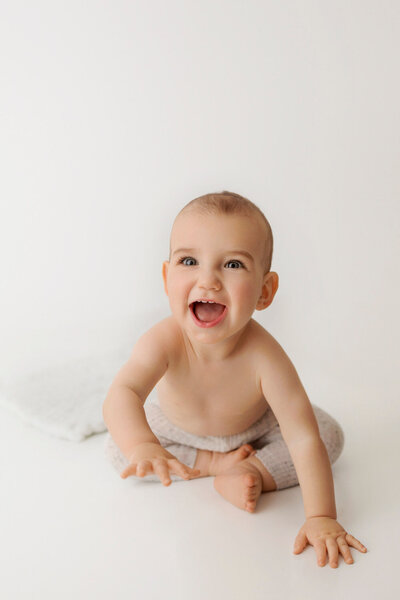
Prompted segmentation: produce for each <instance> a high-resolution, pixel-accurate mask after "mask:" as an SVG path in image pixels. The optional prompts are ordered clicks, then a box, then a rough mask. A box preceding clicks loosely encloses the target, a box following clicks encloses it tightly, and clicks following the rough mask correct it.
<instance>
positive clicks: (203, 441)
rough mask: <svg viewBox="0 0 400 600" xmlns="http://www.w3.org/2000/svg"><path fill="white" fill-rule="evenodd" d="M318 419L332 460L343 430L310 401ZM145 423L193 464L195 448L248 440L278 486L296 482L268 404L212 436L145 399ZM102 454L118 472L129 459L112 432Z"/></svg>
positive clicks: (225, 448) (229, 446)
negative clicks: (254, 416) (237, 426)
mask: <svg viewBox="0 0 400 600" xmlns="http://www.w3.org/2000/svg"><path fill="white" fill-rule="evenodd" d="M312 407H313V410H314V414H315V417H316V419H317V422H318V427H319V432H320V436H321V439H322V441H323V442H324V444H325V447H326V450H327V452H328V456H329V460H330V462H331V464H333V463H334V462H336V460H337V459H338V458H339V456H340V454H341V452H342V450H343V445H344V433H343V430H342V428H341V427H340V425H339V423H337V421H335V419H334V418H333V417H331V416H330V415H329V414H328V413H326V412H325V411H324V410H322V408H319V407H318V406H315V405H314V404H313V405H312ZM144 410H145V413H146V418H147V421H148V424H149V426H150V428H151V430H152V431H153V433H154V435H155V436H156V437H157V438H158V440H159V442H160V444H161V445H162V446H163V447H164V448H166V449H167V450H168V452H170V453H171V454H173V455H174V456H176V458H177V459H178V460H179V461H180V462H182V463H184V464H185V465H187V466H188V467H191V468H193V466H194V463H195V461H196V456H197V450H198V449H200V450H215V451H216V452H230V451H231V450H235V449H236V448H239V447H240V446H242V445H243V444H251V445H252V446H253V448H254V449H255V450H257V452H256V454H255V455H254V456H256V457H257V458H258V459H259V460H260V461H261V462H262V464H263V465H264V466H265V468H266V469H267V471H268V472H269V473H270V474H271V476H272V477H273V479H274V480H275V483H276V486H277V489H278V490H283V489H285V488H289V487H293V486H295V485H298V484H299V481H298V479H297V474H296V470H295V468H294V465H293V461H292V458H291V456H290V453H289V450H288V447H287V445H286V442H285V441H284V439H283V437H282V434H281V430H280V426H279V423H278V421H277V420H276V418H275V415H274V413H273V412H272V410H271V409H270V408H268V410H267V411H266V413H264V415H263V416H262V417H261V418H260V419H258V421H256V422H255V423H253V425H251V426H250V427H249V428H248V429H246V430H245V431H242V432H241V433H237V434H235V435H224V436H212V435H204V436H199V435H194V434H193V433H189V432H187V431H184V430H183V429H180V428H179V427H177V426H176V425H173V424H172V423H171V422H170V421H169V420H168V419H167V417H166V416H165V414H164V413H163V412H162V410H161V408H160V406H159V404H158V402H154V401H153V402H147V403H145V405H144ZM105 454H106V457H107V458H108V460H110V462H111V464H112V465H113V467H114V468H115V469H116V471H117V472H118V473H121V472H122V471H123V470H124V469H125V468H126V467H127V466H128V464H129V463H128V460H127V459H126V458H125V456H124V455H123V454H122V453H121V451H120V449H119V448H118V446H117V445H116V444H115V442H114V440H113V439H112V437H111V435H110V434H109V433H108V434H107V436H106V442H105ZM170 478H171V480H172V481H184V480H183V479H182V478H181V477H179V476H178V475H174V474H172V473H170ZM136 479H141V480H142V481H158V482H160V479H159V477H158V475H155V474H149V475H146V477H144V478H139V477H137V478H136Z"/></svg>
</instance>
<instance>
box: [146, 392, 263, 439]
mask: <svg viewBox="0 0 400 600" xmlns="http://www.w3.org/2000/svg"><path fill="white" fill-rule="evenodd" d="M158 403H159V405H160V407H161V410H162V411H163V413H164V414H165V416H166V417H167V419H169V420H170V421H171V423H173V424H174V425H176V426H177V427H180V429H183V430H184V431H187V432H188V433H193V434H194V435H201V436H204V435H212V436H224V435H235V434H237V433H242V431H245V430H246V429H248V428H249V427H251V425H253V424H254V423H255V422H256V421H258V419H260V418H261V417H262V416H263V415H264V414H265V413H266V412H267V410H268V404H267V402H266V400H265V398H260V399H257V400H256V401H255V402H254V400H253V401H249V402H248V403H247V406H246V405H243V406H242V407H241V408H239V407H238V406H237V405H236V406H235V405H234V403H232V401H230V402H226V403H225V402H222V401H217V402H214V403H213V404H211V403H207V402H197V403H196V402H193V403H192V402H191V401H190V400H189V401H188V399H187V398H186V399H185V400H182V402H179V401H177V399H176V398H175V399H174V401H173V402H171V401H169V400H168V399H167V398H165V397H164V398H163V397H160V396H158Z"/></svg>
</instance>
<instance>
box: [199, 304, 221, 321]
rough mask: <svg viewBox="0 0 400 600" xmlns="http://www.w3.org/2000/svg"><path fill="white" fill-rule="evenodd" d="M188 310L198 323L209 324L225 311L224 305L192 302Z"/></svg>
mask: <svg viewBox="0 0 400 600" xmlns="http://www.w3.org/2000/svg"><path fill="white" fill-rule="evenodd" d="M190 310H191V311H192V312H193V314H194V315H195V317H196V318H197V319H198V320H199V321H203V322H204V323H211V322H213V321H215V320H217V319H218V318H219V317H220V316H221V315H222V313H223V312H224V310H225V304H219V303H218V302H192V303H191V304H190Z"/></svg>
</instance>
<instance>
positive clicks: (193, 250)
mask: <svg viewBox="0 0 400 600" xmlns="http://www.w3.org/2000/svg"><path fill="white" fill-rule="evenodd" d="M178 252H196V249H195V248H178V249H177V250H174V252H173V253H172V256H174V254H178ZM226 254H241V255H242V256H246V257H247V258H249V259H250V260H252V261H253V262H254V258H253V257H252V255H251V254H249V252H246V250H228V251H227V252H226Z"/></svg>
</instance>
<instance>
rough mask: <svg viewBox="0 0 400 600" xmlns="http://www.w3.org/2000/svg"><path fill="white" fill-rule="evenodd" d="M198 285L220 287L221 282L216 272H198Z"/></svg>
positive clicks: (209, 287) (207, 287)
mask: <svg viewBox="0 0 400 600" xmlns="http://www.w3.org/2000/svg"><path fill="white" fill-rule="evenodd" d="M199 287H200V288H204V289H220V288H221V282H220V280H219V278H218V276H217V275H216V273H212V272H210V271H207V272H203V273H201V274H200V276H199Z"/></svg>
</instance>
